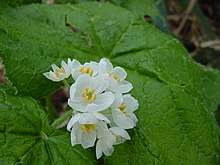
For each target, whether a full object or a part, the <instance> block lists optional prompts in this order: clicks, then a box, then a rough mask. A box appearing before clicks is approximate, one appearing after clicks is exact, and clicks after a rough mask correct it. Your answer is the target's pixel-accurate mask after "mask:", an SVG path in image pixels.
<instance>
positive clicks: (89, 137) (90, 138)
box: [81, 130, 96, 149]
mask: <svg viewBox="0 0 220 165" xmlns="http://www.w3.org/2000/svg"><path fill="white" fill-rule="evenodd" d="M81 138H82V139H81V142H82V146H83V148H84V149H86V148H89V147H92V146H94V144H95V140H96V132H95V131H94V130H91V131H90V134H88V133H87V132H86V131H85V132H83V133H82V137H81Z"/></svg>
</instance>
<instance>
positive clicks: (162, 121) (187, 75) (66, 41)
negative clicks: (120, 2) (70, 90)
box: [0, 3, 220, 165]
mask: <svg viewBox="0 0 220 165" xmlns="http://www.w3.org/2000/svg"><path fill="white" fill-rule="evenodd" d="M65 15H67V18H68V22H69V23H70V24H71V25H73V26H75V27H77V28H78V29H81V30H82V31H84V32H85V33H86V34H87V35H88V36H89V37H90V39H91V43H92V45H93V48H92V47H91V45H89V44H88V43H87V42H86V40H85V39H84V38H83V37H82V36H81V35H80V34H79V33H74V32H72V31H71V30H70V29H69V28H67V27H65V24H64V17H65ZM0 20H1V21H0V54H1V56H2V58H3V60H4V64H5V67H6V70H7V72H6V73H7V76H8V77H9V79H10V80H11V82H12V83H13V85H14V86H15V87H16V88H17V89H18V92H19V94H20V95H30V96H32V97H35V98H39V97H42V96H45V95H48V94H50V93H51V92H52V91H53V90H54V89H55V88H56V87H58V86H59V85H60V84H56V85H54V84H55V83H52V82H50V81H49V80H47V79H46V78H44V77H43V75H42V73H43V72H46V71H48V70H49V69H50V66H49V64H51V63H54V62H55V63H57V64H59V63H60V61H61V60H67V58H68V57H71V58H76V59H78V60H80V61H81V62H86V61H90V60H93V61H98V60H100V58H102V57H107V58H110V60H111V62H112V63H113V64H114V65H119V66H122V67H124V68H125V69H126V71H127V72H128V80H129V81H131V82H132V83H133V86H134V89H133V91H132V94H133V95H134V97H136V98H137V99H138V100H139V104H140V107H139V109H138V110H137V112H136V114H137V116H138V118H139V123H138V125H137V128H136V129H134V130H131V131H130V134H131V137H132V140H131V141H129V142H126V143H125V144H122V145H118V146H116V147H115V151H114V153H113V155H112V156H111V157H106V158H105V159H104V160H103V161H104V163H105V164H143V163H144V164H146V163H147V164H169V165H172V164H174V165H175V164H217V161H218V156H219V141H218V136H219V132H218V128H217V126H216V123H215V121H214V119H213V116H212V112H213V111H214V110H215V109H216V107H217V104H219V103H220V73H219V71H214V70H211V69H206V68H204V67H202V66H200V65H198V64H196V63H194V62H193V61H192V59H191V58H190V57H189V56H188V53H187V52H186V50H185V49H184V48H183V46H182V45H181V43H179V41H177V40H176V39H174V38H172V37H171V36H168V35H166V34H163V33H161V32H160V31H159V30H157V29H155V28H154V27H153V26H151V25H149V24H147V23H146V22H145V21H143V20H141V19H139V18H138V17H136V16H133V14H132V13H131V12H129V11H127V10H125V9H122V8H119V7H115V6H113V5H110V4H99V3H84V4H79V5H56V6H47V5H30V6H24V7H19V8H16V9H11V8H5V9H1V10H0ZM2 95H5V94H2ZM4 97H5V96H4ZM12 98H14V99H13V100H15V98H16V97H12ZM10 99H11V98H10ZM10 99H9V100H10ZM19 100H20V99H17V102H18V101H19ZM28 100H29V99H28ZM12 103H13V102H12ZM12 103H11V104H12ZM17 104H19V103H17ZM3 105H4V106H5V103H4V104H3ZM6 105H7V104H6ZM23 105H24V106H25V105H26V103H23ZM5 107H7V106H5ZM2 109H3V108H1V115H0V116H1V117H4V116H5V117H6V116H8V118H9V119H8V120H12V121H14V120H13V116H12V117H11V116H10V115H9V114H5V112H4V111H3V110H4V109H3V110H2ZM19 109H23V108H22V106H21V107H19V108H16V111H15V113H19ZM36 109H37V108H36V107H35V108H32V109H31V110H32V111H33V113H38V111H39V110H36ZM34 110H36V112H34ZM41 111H42V110H41ZM2 114H4V115H2ZM39 116H41V115H40V114H39V115H38V119H39V118H41V117H39ZM43 116H45V115H43ZM5 117H4V118H5ZM29 117H31V116H28V118H27V119H28V120H31V119H32V118H30V119H29ZM36 118H37V115H36ZM44 118H46V117H43V119H44ZM23 120H25V119H21V122H23ZM45 120H46V119H45ZM0 121H4V120H2V119H1V120H0ZM19 121H20V120H19ZM36 121H37V119H36ZM40 121H42V120H40ZM43 121H44V120H43ZM16 124H17V125H18V126H16V127H19V130H20V131H21V132H22V131H26V130H25V127H24V129H23V127H20V126H21V124H22V123H16ZM3 125H4V124H3ZM13 125H15V123H13V122H12V128H13V127H14V126H13ZM47 127H48V130H49V126H47ZM6 128H7V127H6ZM34 128H36V129H37V131H36V132H34V136H30V137H31V138H30V139H27V142H25V144H26V143H27V146H26V149H24V150H25V151H27V148H29V146H31V145H34V144H35V143H36V144H42V145H40V146H39V147H38V145H35V146H36V147H37V149H36V152H37V153H32V152H29V153H30V154H29V155H30V157H29V158H31V159H32V156H34V155H35V154H37V155H38V154H40V153H42V152H45V153H46V151H49V152H50V154H49V155H50V156H49V157H48V159H49V160H53V161H55V162H56V161H57V162H59V161H61V159H62V156H59V154H58V155H56V153H57V152H58V151H57V150H59V148H56V147H57V146H56V145H54V143H53V142H54V141H53V142H52V140H49V142H48V143H47V145H50V146H49V147H48V146H47V145H46V144H45V143H46V142H45V140H42V138H39V136H40V135H39V133H40V132H41V131H42V130H41V128H42V127H40V126H39V128H38V126H36V127H34ZM2 130H3V131H2V132H3V135H4V136H5V133H4V131H5V130H7V129H5V127H3V128H2ZM19 130H14V132H15V134H16V135H17V133H18V134H19V132H20V131H19ZM46 130H47V129H46ZM43 132H44V133H46V134H47V135H50V133H48V132H47V131H46V132H45V131H43ZM35 133H36V134H38V136H35ZM31 134H32V133H31ZM19 136H20V134H19ZM63 136H64V135H63ZM25 137H26V136H25ZM40 137H41V136H40ZM26 138H27V137H26ZM65 138H69V137H65ZM65 138H64V137H63V139H65ZM39 139H40V142H39V143H38V141H39ZM49 139H53V138H52V137H51V138H50V136H49ZM65 140H66V141H67V139H65ZM65 140H64V141H65ZM55 141H58V140H55ZM59 142H60V141H59ZM16 143H18V144H20V143H24V142H23V139H22V138H17V141H16ZM2 144H5V145H7V143H5V141H3V142H2ZM68 145H69V146H70V144H69V142H67V143H65V146H68ZM9 148H10V147H9ZM3 149H4V148H3ZM11 149H12V150H13V147H12V146H11ZM73 149H74V148H73ZM77 149H78V148H77ZM1 150H2V148H1ZM24 150H22V151H19V152H18V154H14V155H15V158H14V157H13V159H11V158H10V155H9V154H8V155H6V156H5V157H3V160H11V162H13V161H15V160H16V161H17V160H21V159H22V153H24V152H25V151H24ZM74 150H75V151H76V149H74ZM79 150H80V149H79ZM10 151H11V150H10ZM30 151H31V150H30ZM77 151H78V150H77ZM79 152H81V150H80V151H79ZM85 152H86V151H85ZM1 153H2V152H1ZM74 155H75V154H74ZM36 157H38V156H35V158H36ZM64 158H65V157H64ZM45 159H47V158H45ZM12 160H13V161H12ZM69 160H72V161H74V160H75V158H73V159H72V158H71V157H70V158H69ZM80 160H81V159H80ZM87 160H91V161H94V159H93V158H92V157H91V156H90V157H89V158H88V159H87ZM82 161H85V159H83V158H82ZM64 162H65V161H64ZM54 164H56V163H54ZM82 164H83V162H82Z"/></svg>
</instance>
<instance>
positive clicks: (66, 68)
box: [43, 58, 74, 82]
mask: <svg viewBox="0 0 220 165" xmlns="http://www.w3.org/2000/svg"><path fill="white" fill-rule="evenodd" d="M73 63H74V60H73V61H71V60H70V59H69V58H68V62H67V63H66V62H65V61H62V62H61V68H59V67H58V66H57V65H55V64H52V65H51V66H52V68H53V71H50V72H46V73H43V75H44V76H45V77H47V78H48V79H50V80H52V81H56V82H58V81H61V80H63V79H65V78H68V77H69V76H70V73H71V69H72V65H73Z"/></svg>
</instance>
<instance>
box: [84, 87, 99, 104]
mask: <svg viewBox="0 0 220 165" xmlns="http://www.w3.org/2000/svg"><path fill="white" fill-rule="evenodd" d="M82 97H83V101H84V102H88V103H93V102H94V101H95V100H96V94H95V89H91V90H89V87H86V88H85V90H84V91H83V93H82Z"/></svg>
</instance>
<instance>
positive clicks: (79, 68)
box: [71, 60, 98, 81]
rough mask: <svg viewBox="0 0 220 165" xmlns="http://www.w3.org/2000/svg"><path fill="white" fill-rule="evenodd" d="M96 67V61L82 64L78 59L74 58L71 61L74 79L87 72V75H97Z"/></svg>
mask: <svg viewBox="0 0 220 165" xmlns="http://www.w3.org/2000/svg"><path fill="white" fill-rule="evenodd" d="M97 68H98V63H97V62H93V61H91V62H89V63H88V62H86V63H85V64H84V65H82V64H81V63H80V62H79V61H77V60H75V61H74V62H73V68H72V71H71V74H72V77H73V79H74V80H75V81H76V80H77V78H78V77H79V76H80V75H83V74H87V75H89V76H93V77H94V76H96V75H97Z"/></svg>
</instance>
